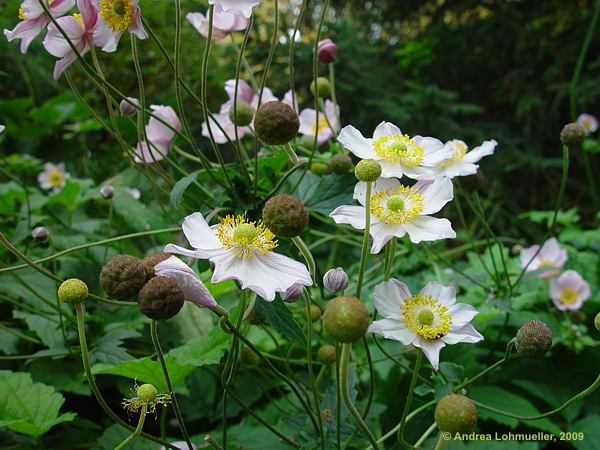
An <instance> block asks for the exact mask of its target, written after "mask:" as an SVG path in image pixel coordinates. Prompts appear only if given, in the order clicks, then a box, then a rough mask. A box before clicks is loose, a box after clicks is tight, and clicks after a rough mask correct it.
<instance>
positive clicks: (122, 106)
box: [119, 97, 140, 117]
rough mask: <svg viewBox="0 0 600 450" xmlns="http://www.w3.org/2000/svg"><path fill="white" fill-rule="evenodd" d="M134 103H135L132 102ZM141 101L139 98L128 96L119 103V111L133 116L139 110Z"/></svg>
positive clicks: (126, 115)
mask: <svg viewBox="0 0 600 450" xmlns="http://www.w3.org/2000/svg"><path fill="white" fill-rule="evenodd" d="M132 103H133V104H132ZM139 105H140V102H139V101H138V99H137V98H133V97H127V99H126V100H125V99H124V100H121V103H119V111H120V112H121V115H122V116H123V117H131V116H133V115H134V114H135V113H137V111H138V107H139Z"/></svg>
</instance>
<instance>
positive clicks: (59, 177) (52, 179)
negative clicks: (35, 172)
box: [48, 170, 64, 188]
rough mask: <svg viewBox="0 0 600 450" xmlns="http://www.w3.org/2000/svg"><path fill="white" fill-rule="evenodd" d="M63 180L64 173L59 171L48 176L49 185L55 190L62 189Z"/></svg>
mask: <svg viewBox="0 0 600 450" xmlns="http://www.w3.org/2000/svg"><path fill="white" fill-rule="evenodd" d="M63 180H64V176H63V174H62V172H59V171H58V170H53V171H52V172H50V173H49V174H48V183H50V184H51V185H52V187H53V188H57V187H60V186H61V185H62V182H63Z"/></svg>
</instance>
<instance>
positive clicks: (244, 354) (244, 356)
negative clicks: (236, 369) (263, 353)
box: [240, 345, 260, 367]
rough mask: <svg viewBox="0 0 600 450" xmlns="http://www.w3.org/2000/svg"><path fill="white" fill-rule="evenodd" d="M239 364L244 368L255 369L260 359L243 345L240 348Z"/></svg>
mask: <svg viewBox="0 0 600 450" xmlns="http://www.w3.org/2000/svg"><path fill="white" fill-rule="evenodd" d="M240 362H241V363H242V365H243V366H246V367H256V366H258V363H259V362H260V359H259V358H258V356H257V355H256V353H254V352H253V351H252V350H250V349H249V348H248V347H246V346H245V345H244V346H242V347H241V348H240Z"/></svg>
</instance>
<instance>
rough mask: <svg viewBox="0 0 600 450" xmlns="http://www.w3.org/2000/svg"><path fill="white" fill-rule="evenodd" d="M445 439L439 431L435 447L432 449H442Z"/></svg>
mask: <svg viewBox="0 0 600 450" xmlns="http://www.w3.org/2000/svg"><path fill="white" fill-rule="evenodd" d="M446 442H448V441H446V439H444V434H443V433H441V432H440V434H439V436H438V439H437V442H436V444H435V448H434V449H433V450H443V449H444V447H445V446H446Z"/></svg>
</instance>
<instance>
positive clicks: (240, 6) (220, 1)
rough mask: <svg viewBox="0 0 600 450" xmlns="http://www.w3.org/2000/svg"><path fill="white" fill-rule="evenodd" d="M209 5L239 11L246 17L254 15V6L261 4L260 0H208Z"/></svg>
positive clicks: (224, 9)
mask: <svg viewBox="0 0 600 450" xmlns="http://www.w3.org/2000/svg"><path fill="white" fill-rule="evenodd" d="M208 4H209V5H215V7H216V6H219V7H221V8H222V9H223V11H232V10H235V11H239V13H240V14H241V15H242V16H244V17H245V18H246V19H249V18H250V16H251V15H252V8H254V7H255V6H257V5H259V4H260V0H208Z"/></svg>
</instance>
